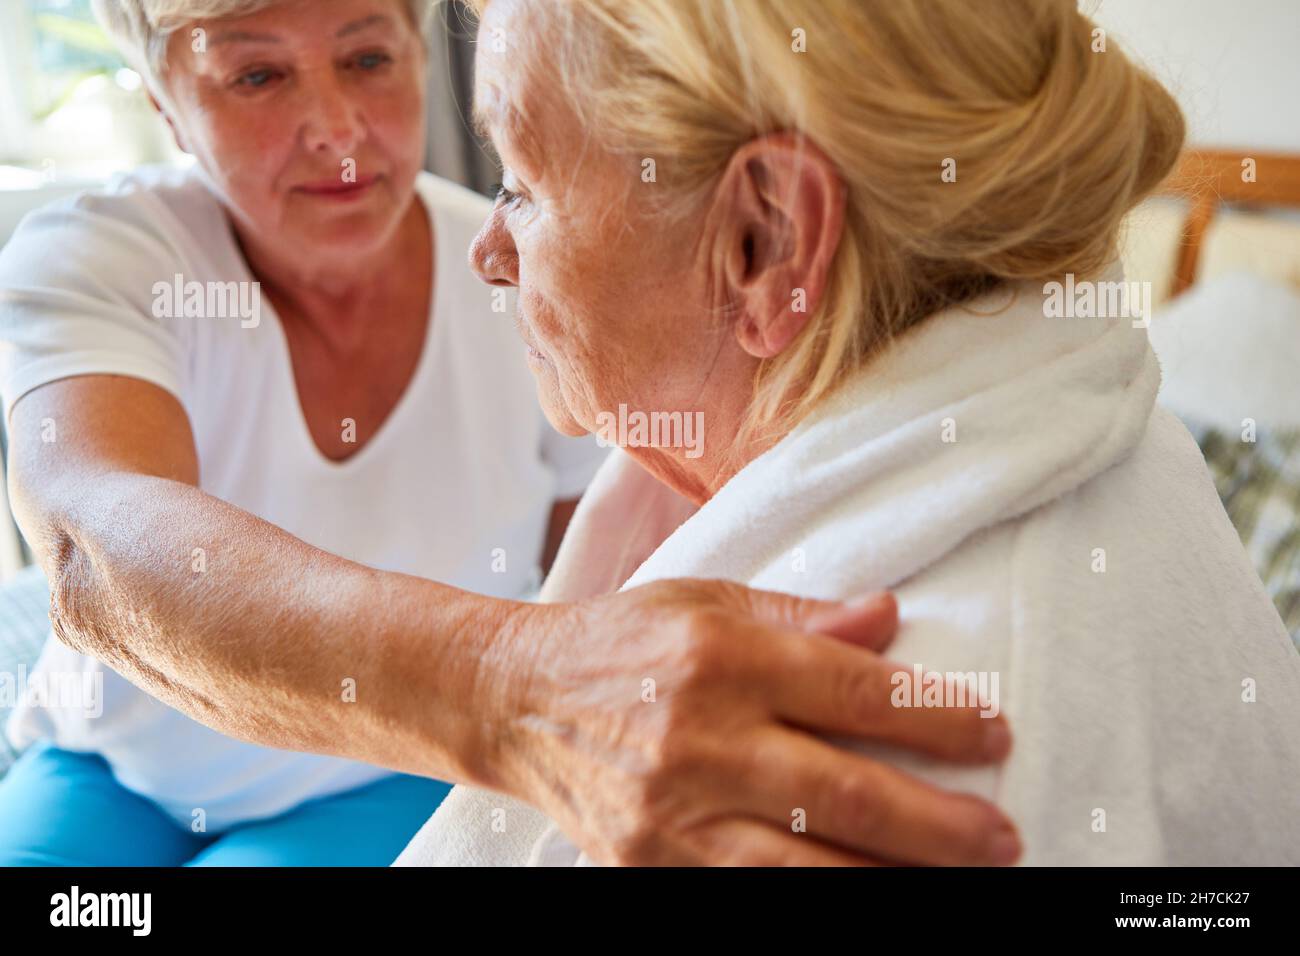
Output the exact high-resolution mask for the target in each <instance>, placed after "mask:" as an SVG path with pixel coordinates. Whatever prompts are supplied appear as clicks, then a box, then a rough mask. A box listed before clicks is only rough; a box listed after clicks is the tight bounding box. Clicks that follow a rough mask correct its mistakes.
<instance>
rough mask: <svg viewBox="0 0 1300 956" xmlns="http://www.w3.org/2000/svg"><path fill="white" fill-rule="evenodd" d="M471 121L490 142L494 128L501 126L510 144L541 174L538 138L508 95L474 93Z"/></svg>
mask: <svg viewBox="0 0 1300 956" xmlns="http://www.w3.org/2000/svg"><path fill="white" fill-rule="evenodd" d="M470 123H471V125H472V126H473V128H474V132H475V133H477V134H478V135H479V136H480V137H482V138H483V139H485V140H488V141H489V142H491V141H492V130H493V129H497V130H500V131H501V133H502V135H503V136H507V137H509V143H510V146H511V147H512V148H513V149H514V150H515V151H517V152H518V153H519V154H520V158H521V159H522V160H523V161H524V163H525V164H526V166H527V167H529V168H531V170H534V171H536V172H535V175H536V174H540V171H541V169H542V163H541V153H540V151H539V150H538V149H537V141H536V140H535V139H534V138H533V135H532V131H531V130H530V129H529V126H528V124H527V122H525V120H524V116H523V114H522V113H520V112H519V111H518V110H517V109H515V108H514V106H513V105H511V103H510V102H509V101H508V100H506V99H505V97H503V96H501V95H499V94H497V95H489V96H482V95H480V96H475V97H474V106H473V109H472V111H471V114H470Z"/></svg>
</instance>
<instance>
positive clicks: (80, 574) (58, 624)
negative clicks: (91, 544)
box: [41, 531, 106, 657]
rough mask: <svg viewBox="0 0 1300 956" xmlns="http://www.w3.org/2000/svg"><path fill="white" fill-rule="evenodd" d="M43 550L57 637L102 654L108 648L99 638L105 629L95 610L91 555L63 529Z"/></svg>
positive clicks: (84, 651)
mask: <svg viewBox="0 0 1300 956" xmlns="http://www.w3.org/2000/svg"><path fill="white" fill-rule="evenodd" d="M41 551H42V555H41V556H42V559H43V560H42V561H41V564H42V565H43V566H44V570H45V576H46V579H47V580H48V581H49V585H50V626H51V628H52V629H53V631H54V636H55V637H56V638H58V639H59V641H60V642H62V643H63V644H66V645H67V646H68V647H70V648H72V649H73V650H74V651H77V652H78V653H81V654H88V655H91V656H93V657H103V655H104V652H105V650H106V648H105V646H104V642H103V641H102V640H101V639H100V637H101V635H102V634H103V631H104V629H103V628H102V627H100V626H99V622H97V621H96V620H95V619H94V615H93V613H92V609H93V608H94V607H95V606H96V603H97V602H95V601H94V599H93V597H92V593H93V591H94V573H95V572H94V567H93V564H92V562H91V560H90V556H89V555H88V554H86V552H85V550H83V549H82V548H81V547H80V546H79V545H78V544H77V542H76V540H75V539H74V538H73V537H72V535H70V534H68V533H66V532H62V531H61V532H58V533H57V534H55V535H54V536H53V540H51V541H50V542H49V544H48V546H47V547H46V548H43V549H41Z"/></svg>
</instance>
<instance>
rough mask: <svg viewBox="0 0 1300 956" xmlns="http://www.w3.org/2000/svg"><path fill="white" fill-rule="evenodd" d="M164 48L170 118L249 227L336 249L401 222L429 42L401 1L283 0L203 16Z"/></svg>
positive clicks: (413, 170) (417, 157)
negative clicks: (246, 11)
mask: <svg viewBox="0 0 1300 956" xmlns="http://www.w3.org/2000/svg"><path fill="white" fill-rule="evenodd" d="M195 30H201V31H202V33H200V34H196V33H195V32H194V31H195ZM167 52H168V74H167V80H166V82H167V86H168V90H169V91H170V95H171V99H172V100H173V102H174V104H175V112H176V114H177V115H172V116H169V119H170V120H171V122H172V124H173V126H174V127H175V128H176V130H177V135H178V138H179V139H180V142H181V145H182V147H183V148H185V149H187V150H188V151H190V152H191V153H193V154H195V156H197V158H198V159H199V161H200V163H201V164H202V166H203V168H204V170H205V171H206V172H207V173H208V175H209V176H210V177H211V178H212V179H213V180H214V181H215V184H216V185H217V187H218V189H219V190H220V191H221V193H222V195H223V197H224V199H225V200H226V202H227V203H228V205H229V206H230V208H231V211H232V213H234V214H235V216H236V217H237V218H238V220H239V222H240V224H241V226H242V227H244V229H246V230H251V231H252V233H253V234H254V235H255V236H256V237H257V238H258V239H260V240H261V241H264V242H268V243H275V244H276V245H277V246H278V247H280V248H281V249H284V250H288V249H293V250H297V251H298V252H299V253H300V254H303V255H307V256H314V257H316V258H326V259H328V258H338V257H346V256H350V255H355V254H357V253H361V252H364V251H366V250H367V249H368V248H374V247H376V246H378V245H379V244H380V243H382V241H383V240H384V239H385V238H386V237H388V236H389V235H390V234H391V233H392V231H393V230H394V229H395V228H396V226H397V224H398V222H399V221H400V219H401V216H402V214H403V212H404V211H405V210H406V209H407V208H408V207H409V203H410V201H411V198H412V196H413V191H412V190H413V184H414V182H415V176H416V174H417V173H418V171H419V169H420V165H421V160H422V154H423V150H424V134H425V119H424V116H425V114H424V72H425V54H424V47H423V44H422V43H421V42H420V37H419V35H418V32H417V31H416V29H415V28H414V26H413V25H412V23H411V22H410V17H409V15H408V13H407V9H406V4H405V3H403V2H402V0H289V2H285V3H281V4H276V5H273V6H271V7H268V8H266V9H263V10H261V11H259V12H257V13H253V14H250V15H247V16H240V17H228V18H222V19H218V20H206V21H198V22H196V23H194V24H191V25H190V26H188V27H186V28H184V29H182V30H180V31H177V33H175V34H173V35H172V37H171V39H170V44H169V47H168V51H167Z"/></svg>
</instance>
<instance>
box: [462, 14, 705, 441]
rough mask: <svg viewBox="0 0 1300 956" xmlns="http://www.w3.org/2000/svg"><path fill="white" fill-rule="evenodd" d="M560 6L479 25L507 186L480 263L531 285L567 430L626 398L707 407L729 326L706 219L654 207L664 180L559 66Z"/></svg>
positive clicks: (523, 291) (533, 358)
mask: <svg viewBox="0 0 1300 956" xmlns="http://www.w3.org/2000/svg"><path fill="white" fill-rule="evenodd" d="M548 16H549V14H548V11H547V8H546V4H540V3H529V2H517V0H494V2H493V3H491V4H490V5H489V7H488V8H487V10H486V12H485V13H484V16H483V20H482V22H481V23H480V26H479V34H478V51H477V66H476V87H475V103H476V111H477V112H478V114H479V115H480V117H481V119H482V121H483V123H484V124H485V125H486V126H487V128H488V131H489V134H490V135H491V137H492V140H493V144H494V145H495V146H496V148H497V151H498V153H499V154H500V156H501V161H502V166H503V173H502V184H503V187H504V188H503V192H502V194H501V195H500V196H499V197H498V199H497V202H496V205H495V207H494V209H493V211H492V214H491V216H490V218H489V219H488V221H487V222H486V223H485V224H484V225H483V228H482V230H481V231H480V232H479V235H478V237H477V238H476V239H475V241H474V244H473V247H472V248H471V250H470V263H471V265H472V266H473V268H474V269H475V271H476V272H477V273H478V274H479V276H480V277H481V278H482V279H483V280H484V281H486V282H490V283H492V284H495V285H504V286H518V287H519V297H518V298H519V314H518V321H519V325H520V332H521V334H522V336H523V338H524V341H525V344H526V347H527V348H528V356H529V363H530V365H531V367H532V370H533V372H534V374H535V376H536V378H537V383H538V391H539V395H540V398H541V401H542V405H543V407H544V409H545V410H546V413H547V417H548V418H549V419H550V421H551V423H552V425H554V426H555V427H556V428H557V429H559V430H560V431H562V432H566V433H568V434H575V435H576V434H581V433H583V432H587V431H595V430H596V429H597V425H598V420H597V417H596V416H597V415H598V414H599V413H601V412H602V411H605V412H612V413H615V414H617V411H618V405H619V403H621V402H625V403H628V404H629V406H630V410H632V411H643V412H653V411H669V412H671V411H683V412H693V411H703V410H704V408H703V405H704V402H705V392H706V390H707V389H708V385H709V379H710V377H711V376H712V375H714V374H716V372H717V369H716V362H715V359H716V358H717V356H718V353H719V350H720V349H722V348H723V347H724V343H725V340H726V339H727V332H726V329H725V327H724V325H723V323H711V322H709V321H707V316H708V313H709V308H710V294H709V283H708V281H707V275H708V269H707V268H705V267H704V265H705V263H704V262H703V261H702V260H703V259H704V258H706V257H705V256H704V255H703V254H702V253H701V250H702V248H703V244H702V242H701V234H702V228H703V227H701V226H700V225H699V220H698V219H693V220H692V221H691V222H690V223H684V222H679V223H676V224H672V223H664V222H661V221H657V220H656V221H653V222H652V221H650V220H649V219H648V218H647V211H648V208H649V206H648V200H650V199H651V198H652V191H653V190H656V189H661V188H664V187H663V186H660V185H659V184H657V183H654V182H645V181H643V177H642V171H643V168H644V167H643V166H642V163H641V162H640V161H639V160H638V159H636V158H634V157H631V158H630V157H618V156H615V155H613V154H611V153H609V152H607V151H605V150H603V149H602V148H600V146H599V145H598V144H597V143H595V142H594V141H593V137H592V136H591V134H590V133H588V132H587V131H585V130H584V129H583V128H582V125H581V124H580V122H579V121H578V118H577V116H576V115H575V114H574V111H573V110H572V109H571V108H570V107H569V105H568V103H567V102H566V101H565V99H564V98H563V97H562V96H561V95H560V92H559V90H558V88H557V84H556V83H555V81H554V80H553V79H550V78H548V64H547V61H546V55H547V54H546V51H547V49H548V48H551V49H553V47H551V43H550V40H548V36H550V35H551V34H549V32H548V31H549V30H550V28H551V25H550V23H549V22H548ZM659 178H662V177H659ZM705 427H706V429H707V427H708V420H707V418H706V420H705Z"/></svg>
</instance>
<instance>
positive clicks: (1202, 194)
mask: <svg viewBox="0 0 1300 956" xmlns="http://www.w3.org/2000/svg"><path fill="white" fill-rule="evenodd" d="M1247 160H1253V161H1254V166H1253V170H1251V169H1250V164H1249V163H1247ZM1252 172H1253V181H1251V180H1252V176H1251V175H1248V173H1252ZM1160 192H1161V193H1162V194H1164V195H1169V196H1178V197H1181V198H1184V199H1186V200H1187V201H1188V203H1189V205H1190V210H1189V212H1188V215H1187V223H1186V225H1185V226H1184V229H1183V241H1182V245H1181V246H1180V248H1179V251H1178V262H1177V264H1176V265H1175V268H1174V278H1173V285H1172V287H1171V288H1170V290H1169V295H1170V297H1171V298H1172V297H1173V296H1176V295H1178V294H1179V293H1181V292H1183V291H1184V290H1185V289H1187V288H1188V287H1189V286H1191V284H1192V283H1193V282H1195V281H1196V268H1197V264H1198V262H1199V260H1200V256H1201V241H1202V240H1203V239H1204V238H1205V230H1206V228H1207V227H1208V226H1209V224H1210V220H1212V219H1213V218H1214V216H1215V213H1216V212H1218V210H1219V207H1220V206H1221V205H1222V204H1223V203H1237V204H1242V205H1245V206H1255V207H1266V206H1272V207H1276V206H1282V207H1290V208H1300V155H1295V154H1287V153H1265V152H1259V151H1257V150H1247V149H1241V150H1229V149H1189V150H1186V151H1185V152H1184V153H1183V155H1182V157H1181V158H1180V159H1179V161H1178V165H1177V166H1176V167H1175V168H1174V171H1173V172H1172V173H1171V174H1170V175H1169V178H1168V179H1166V180H1165V182H1164V184H1163V185H1162V186H1161V188H1160Z"/></svg>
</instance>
